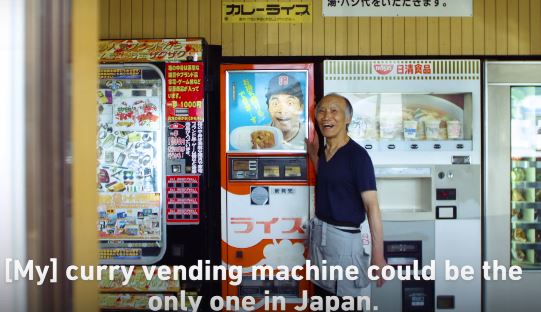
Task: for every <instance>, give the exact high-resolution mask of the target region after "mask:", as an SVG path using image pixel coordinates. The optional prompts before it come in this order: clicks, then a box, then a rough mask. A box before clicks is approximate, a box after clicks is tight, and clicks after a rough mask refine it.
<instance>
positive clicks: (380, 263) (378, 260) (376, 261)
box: [372, 256, 387, 287]
mask: <svg viewBox="0 0 541 312" xmlns="http://www.w3.org/2000/svg"><path fill="white" fill-rule="evenodd" d="M372 265H375V266H377V267H378V269H377V270H375V271H374V273H375V276H377V277H379V278H378V280H377V281H376V286H377V287H381V286H382V285H383V283H385V280H384V279H383V278H382V277H381V270H382V269H383V267H384V266H386V265H387V262H386V261H385V258H383V257H381V256H380V257H372Z"/></svg>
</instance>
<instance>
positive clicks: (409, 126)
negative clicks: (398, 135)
mask: <svg viewBox="0 0 541 312" xmlns="http://www.w3.org/2000/svg"><path fill="white" fill-rule="evenodd" d="M416 139H417V120H404V140H416Z"/></svg>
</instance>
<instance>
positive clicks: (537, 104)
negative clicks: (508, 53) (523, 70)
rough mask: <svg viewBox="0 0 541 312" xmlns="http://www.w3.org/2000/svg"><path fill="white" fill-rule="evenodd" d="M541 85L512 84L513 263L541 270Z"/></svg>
mask: <svg viewBox="0 0 541 312" xmlns="http://www.w3.org/2000/svg"><path fill="white" fill-rule="evenodd" d="M540 108H541V87H534V86H528V87H526V86H524V87H518V86H517V87H511V168H510V170H511V175H510V176H511V262H512V264H513V265H519V266H521V267H522V268H523V269H536V270H539V269H541V218H540V217H539V216H540V214H541V204H540V203H541V152H540V151H541V109H540Z"/></svg>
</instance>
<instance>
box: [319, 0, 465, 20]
mask: <svg viewBox="0 0 541 312" xmlns="http://www.w3.org/2000/svg"><path fill="white" fill-rule="evenodd" d="M322 1H323V15H324V16H472V0H322Z"/></svg>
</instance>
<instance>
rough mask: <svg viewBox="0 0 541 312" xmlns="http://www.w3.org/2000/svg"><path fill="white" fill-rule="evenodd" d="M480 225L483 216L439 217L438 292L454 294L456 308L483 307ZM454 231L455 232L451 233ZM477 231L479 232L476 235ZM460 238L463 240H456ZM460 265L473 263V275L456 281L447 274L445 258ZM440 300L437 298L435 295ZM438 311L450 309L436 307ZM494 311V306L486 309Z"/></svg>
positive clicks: (463, 311) (471, 310)
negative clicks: (446, 218)
mask: <svg viewBox="0 0 541 312" xmlns="http://www.w3.org/2000/svg"><path fill="white" fill-rule="evenodd" d="M480 226H481V221H480V220H478V219H477V220H464V219H463V220H436V225H435V246H436V247H435V250H436V280H437V283H436V287H435V296H436V298H438V296H446V295H451V296H454V297H455V308H454V311H461V312H474V311H477V312H478V311H481V276H482V275H481V235H480V234H481V233H479V229H480ZM450 233H452V235H450ZM474 234H477V235H474ZM457 242H460V243H457ZM446 260H449V261H450V264H451V265H455V266H457V267H458V268H459V269H460V268H462V267H464V266H466V265H468V266H471V267H473V270H474V275H473V279H472V280H470V281H466V280H464V279H462V278H460V277H459V278H458V279H457V280H456V281H451V280H447V279H446V278H445V261H446ZM436 301H437V299H436ZM436 311H447V310H445V309H437V308H436ZM487 311H491V312H492V311H493V310H490V309H489V310H487Z"/></svg>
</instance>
